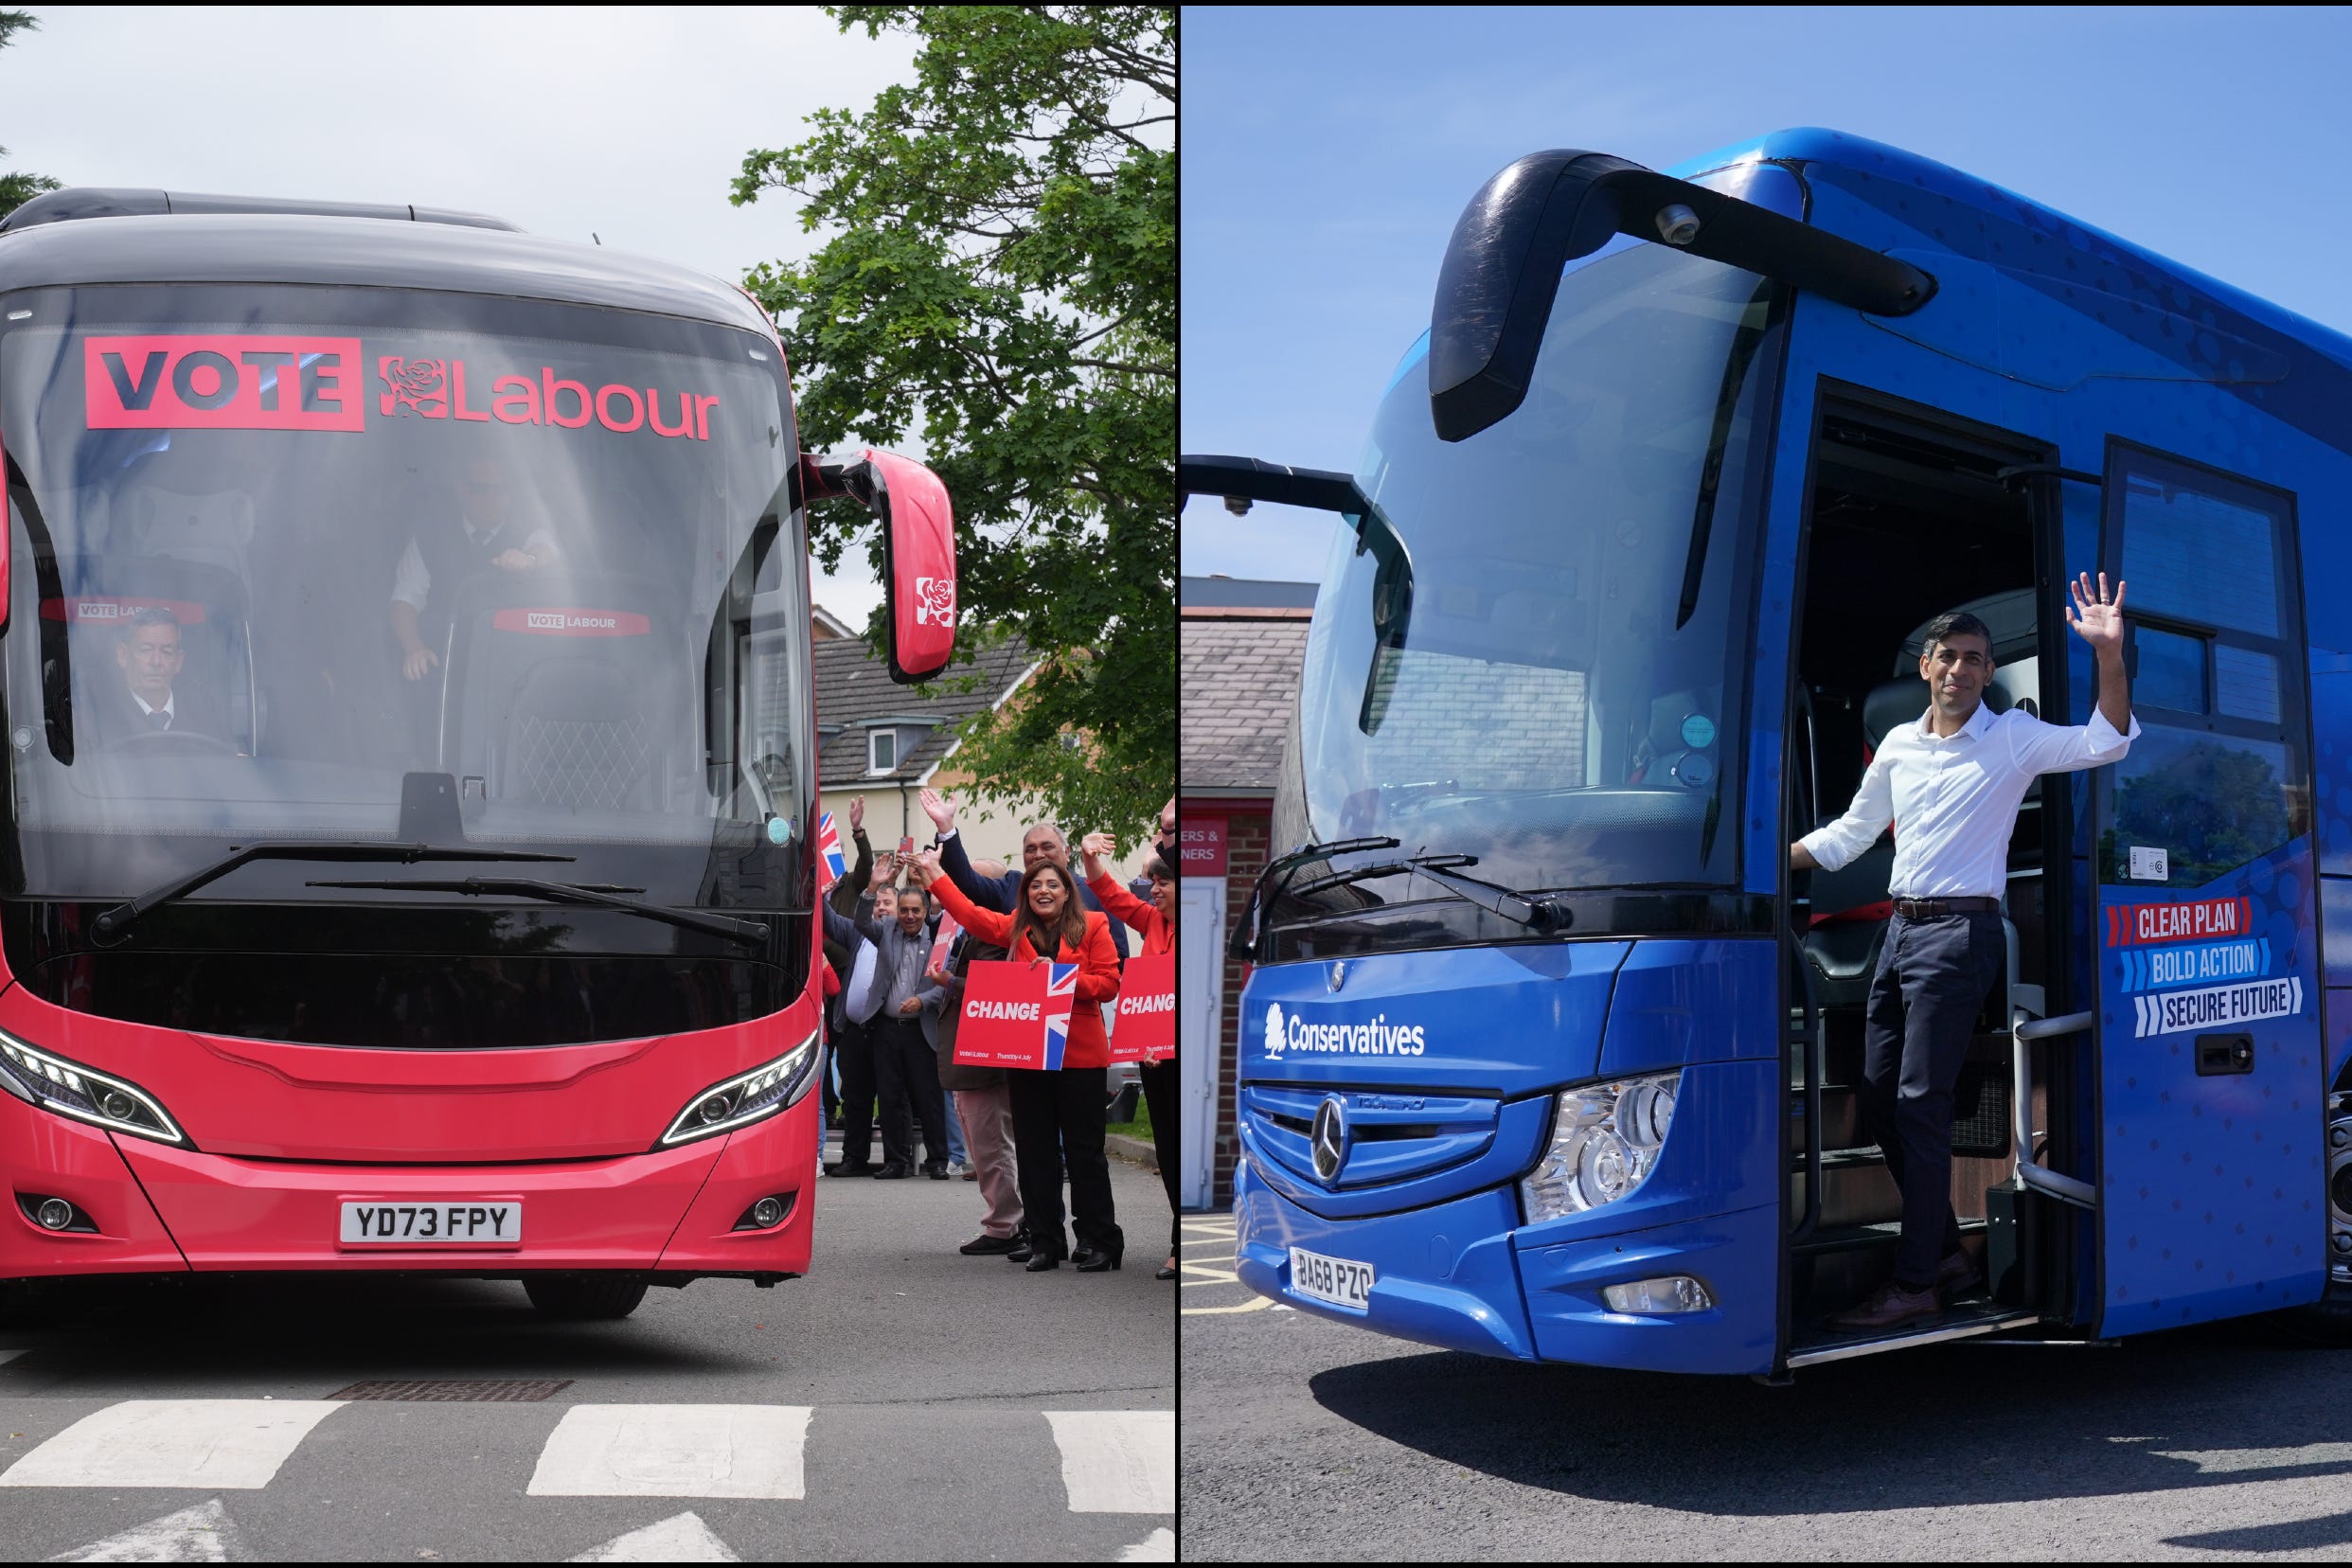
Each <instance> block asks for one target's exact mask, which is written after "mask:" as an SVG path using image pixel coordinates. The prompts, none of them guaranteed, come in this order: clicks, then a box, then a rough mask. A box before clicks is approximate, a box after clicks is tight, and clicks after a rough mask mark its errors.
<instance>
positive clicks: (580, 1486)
mask: <svg viewBox="0 0 2352 1568" xmlns="http://www.w3.org/2000/svg"><path fill="white" fill-rule="evenodd" d="M810 1414H811V1407H810V1406H808V1405H735V1404H703V1405H689V1404H674V1405H653V1404H640V1405H574V1406H572V1407H571V1408H570V1409H569V1410H567V1411H565V1412H564V1413H563V1419H562V1420H561V1421H560V1422H558V1423H557V1424H556V1429H555V1431H554V1432H553V1433H552V1434H549V1436H548V1438H547V1446H546V1447H545V1448H543V1449H542V1450H540V1453H539V1469H538V1470H537V1471H535V1472H534V1473H533V1474H532V1476H531V1484H530V1487H529V1488H528V1491H529V1495H531V1496H533V1497H781V1498H799V1497H803V1496H805V1495H806V1493H805V1492H804V1491H803V1490H802V1477H801V1451H802V1449H803V1447H804V1446H805V1444H806V1442H807V1440H808V1435H809V1417H810Z"/></svg>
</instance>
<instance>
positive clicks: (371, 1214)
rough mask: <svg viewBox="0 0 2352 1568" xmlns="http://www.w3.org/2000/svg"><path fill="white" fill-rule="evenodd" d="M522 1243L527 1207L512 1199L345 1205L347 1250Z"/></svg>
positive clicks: (344, 1231)
mask: <svg viewBox="0 0 2352 1568" xmlns="http://www.w3.org/2000/svg"><path fill="white" fill-rule="evenodd" d="M522 1239H523V1205H522V1204H521V1203H516V1202H515V1201H514V1200H512V1199H510V1198H509V1199H505V1200H502V1201H500V1202H497V1203H473V1202H462V1201H461V1202H458V1203H378V1202H373V1201H370V1202H365V1203H345V1204H344V1205H343V1241H344V1243H345V1244H346V1245H347V1246H379V1247H382V1246H395V1247H401V1246H406V1247H414V1246H417V1245H419V1244H432V1245H442V1246H446V1245H447V1244H449V1243H450V1242H452V1241H455V1242H460V1243H472V1244H473V1245H475V1246H492V1247H511V1246H514V1245H516V1244H518V1243H519V1242H521V1241H522Z"/></svg>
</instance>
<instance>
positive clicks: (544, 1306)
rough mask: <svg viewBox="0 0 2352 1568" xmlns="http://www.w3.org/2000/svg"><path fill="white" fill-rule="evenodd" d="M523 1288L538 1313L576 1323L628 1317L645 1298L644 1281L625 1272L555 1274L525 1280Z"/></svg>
mask: <svg viewBox="0 0 2352 1568" xmlns="http://www.w3.org/2000/svg"><path fill="white" fill-rule="evenodd" d="M523 1291H524V1293H525V1294H526V1295H528V1296H529V1297H530V1298H531V1305H532V1306H533V1307H536V1308H538V1309H539V1310H540V1313H541V1315H543V1316H545V1317H551V1318H567V1319H571V1320H573V1321H575V1322H579V1321H586V1320H592V1319H597V1318H625V1317H627V1316H628V1315H629V1314H630V1313H632V1312H633V1311H635V1310H637V1303H638V1302H640V1301H643V1300H644V1299H645V1281H644V1280H642V1279H636V1278H633V1277H631V1276H630V1275H627V1274H589V1275H586V1276H584V1277H583V1276H580V1275H577V1274H574V1275H558V1276H557V1277H555V1278H552V1279H526V1280H525V1281H524V1282H523Z"/></svg>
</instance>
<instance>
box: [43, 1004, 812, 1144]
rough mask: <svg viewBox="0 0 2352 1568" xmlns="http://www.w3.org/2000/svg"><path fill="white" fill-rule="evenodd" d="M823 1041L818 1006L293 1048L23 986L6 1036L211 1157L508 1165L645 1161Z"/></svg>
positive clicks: (794, 1006)
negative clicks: (745, 1073)
mask: <svg viewBox="0 0 2352 1568" xmlns="http://www.w3.org/2000/svg"><path fill="white" fill-rule="evenodd" d="M816 1026H817V1007H816V1001H815V998H814V995H813V990H812V991H811V994H808V995H804V996H803V997H802V999H801V1000H800V1001H799V1002H797V1003H795V1004H793V1006H792V1007H787V1008H785V1009H784V1010H783V1011H782V1012H780V1013H775V1014H774V1015H772V1016H770V1017H767V1018H763V1019H760V1020H758V1021H757V1023H752V1024H743V1025H736V1026H734V1027H732V1028H724V1029H704V1030H700V1031H697V1032H695V1033H693V1034H677V1035H660V1036H656V1037H654V1038H652V1039H650V1040H622V1041H608V1042H602V1043H599V1044H594V1045H551V1046H540V1047H531V1048H528V1049H517V1050H507V1051H443V1050H417V1051H379V1050H362V1049H353V1048H348V1047H345V1046H330V1045H289V1044H285V1043H283V1042H277V1041H269V1040H233V1039H226V1038H223V1037H222V1036H218V1035H200V1034H189V1033H187V1032H186V1031H184V1030H179V1029H161V1028H151V1027H147V1026H144V1025H135V1024H123V1023H118V1022H116V1020H114V1019H110V1018H97V1017H93V1016H91V1015H89V1014H87V1013H78V1012H73V1011H70V1010H68V1009H66V1008H64V1007H57V1006H55V1005H53V1004H51V1003H47V1002H44V1001H42V1000H40V999H39V998H37V997H35V996H32V995H31V994H29V993H28V992H27V990H26V989H24V988H23V987H22V986H15V987H11V988H9V990H8V992H7V994H5V995H0V1029H6V1030H8V1031H9V1033H11V1034H14V1035H18V1036H21V1037H22V1038H23V1039H25V1040H26V1041H27V1042H31V1043H32V1044H35V1045H45V1046H47V1047H49V1048H50V1049H52V1050H55V1051H59V1052H62V1054H64V1055H65V1056H68V1057H71V1058H73V1059H74V1060H78V1061H80V1062H83V1063H85V1064H86V1065H88V1066H92V1067H96V1068H98V1069H99V1070H100V1071H101V1072H110V1073H119V1074H121V1075H122V1076H123V1077H124V1078H129V1079H130V1080H131V1081H132V1082H134V1083H135V1084H137V1085H139V1087H141V1088H142V1089H145V1090H146V1091H147V1092H148V1093H150V1094H151V1095H153V1096H156V1097H157V1098H158V1099H160V1100H162V1101H163V1103H164V1105H165V1106H166V1107H167V1108H168V1109H169V1111H170V1112H171V1114H172V1116H173V1117H174V1118H175V1119H176V1120H177V1121H178V1122H179V1124H180V1126H181V1127H182V1128H183V1129H184V1130H185V1131H187V1135H188V1138H189V1140H190V1141H191V1142H193V1143H194V1144H195V1146H196V1147H197V1148H198V1149H203V1150H204V1151H205V1153H207V1154H233V1155H256V1156H259V1157H261V1158H264V1159H274V1160H333V1161H337V1162H351V1161H359V1162H362V1163H365V1162H370V1161H377V1160H384V1161H392V1162H396V1163H401V1164H411V1163H417V1162H435V1161H440V1162H448V1161H462V1162H464V1163H466V1164H470V1165H471V1164H503V1163H507V1162H510V1161H526V1160H577V1159H583V1158H589V1157H593V1156H597V1155H623V1154H642V1153H644V1152H645V1151H646V1150H648V1149H651V1148H652V1147H653V1144H654V1141H655V1140H656V1139H658V1138H659V1137H660V1136H661V1135H662V1132H663V1131H664V1130H665V1129H667V1128H668V1126H669V1123H670V1119H671V1118H672V1117H674V1116H676V1115H677V1114H678V1113H679V1112H680V1111H683V1110H685V1109H686V1101H687V1099H688V1098H689V1097H691V1096H693V1095H695V1094H696V1093H697V1092H699V1091H701V1090H703V1089H705V1088H708V1087H709V1086H710V1085H711V1084H713V1083H715V1082H717V1081H718V1080H719V1079H721V1078H725V1077H727V1076H728V1075H729V1074H732V1073H739V1072H741V1071H742V1070H743V1069H744V1068H746V1067H752V1066H757V1064H758V1063H760V1062H762V1061H766V1060H771V1059H773V1058H775V1057H779V1056H782V1055H783V1054H784V1053H785V1052H786V1051H789V1050H791V1049H792V1048H793V1046H794V1045H795V1044H797V1043H799V1042H801V1041H802V1040H805V1039H807V1038H808V1035H809V1031H810V1030H811V1029H813V1028H815V1027H816Z"/></svg>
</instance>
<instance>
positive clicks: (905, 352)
mask: <svg viewBox="0 0 2352 1568" xmlns="http://www.w3.org/2000/svg"><path fill="white" fill-rule="evenodd" d="M832 15H833V17H834V19H835V20H836V21H837V22H838V23H839V24H840V26H841V27H842V29H843V30H844V31H845V32H846V31H847V30H848V29H850V28H852V27H864V29H865V31H866V34H867V36H868V37H870V38H871V37H879V36H880V35H881V34H882V33H883V32H884V31H890V32H896V33H907V34H912V35H913V36H914V37H916V38H917V39H918V40H919V42H920V52H919V53H918V57H917V60H916V64H915V77H914V80H912V81H911V82H908V83H906V84H903V85H900V86H894V87H891V88H888V89H886V90H885V91H883V92H882V94H881V95H880V96H879V97H878V98H876V99H875V101H874V103H873V105H872V107H871V108H869V109H867V110H865V111H864V112H863V113H860V112H854V111H845V110H821V111H819V112H817V113H816V114H814V115H811V116H810V117H809V119H808V121H807V124H808V126H809V128H810V130H811V134H810V135H809V136H808V137H807V139H805V140H803V141H800V142H798V143H797V144H795V145H793V146H792V147H789V148H786V149H783V150H782V151H754V152H752V153H751V154H750V155H749V156H748V157H746V158H745V159H744V162H743V170H742V173H741V175H740V176H739V178H738V179H737V180H736V182H735V187H734V195H733V199H734V201H735V202H736V203H737V204H738V205H741V204H743V203H746V202H752V201H756V200H758V199H759V198H760V196H761V195H762V194H763V193H764V192H766V191H769V190H782V191H790V192H792V193H793V195H795V196H797V197H798V198H800V201H801V204H802V205H801V219H802V223H803V225H804V227H806V228H808V229H811V230H812V231H813V230H817V229H837V230H838V233H836V234H835V235H834V236H833V237H832V238H830V239H829V240H828V241H826V242H825V243H824V244H823V246H822V247H821V248H819V249H818V251H817V252H816V253H815V255H813V256H812V257H811V258H809V259H808V260H807V261H806V262H805V263H800V264H793V263H787V262H775V263H771V264H768V265H765V266H761V267H759V268H757V269H755V270H754V271H753V272H752V273H751V275H750V276H748V277H747V278H746V280H745V281H746V285H747V286H748V287H749V288H750V289H751V291H752V293H753V294H756V295H757V297H758V298H759V300H760V301H761V303H762V304H763V305H765V306H766V307H767V308H768V309H769V311H771V312H773V313H774V314H775V316H776V317H777V319H778V322H779V324H780V328H781V330H782V332H783V335H784V343H785V347H786V350H787V352H788V354H789V355H790V356H791V359H792V362H793V370H794V374H795V377H796V378H797V397H798V413H799V418H800V425H801V439H802V444H803V445H804V446H807V447H809V448H811V449H812V450H816V449H823V448H827V447H832V446H839V445H843V444H846V443H848V442H849V441H851V440H853V439H854V440H859V441H864V442H871V443H873V444H876V445H888V444H891V443H893V442H897V441H901V440H903V439H905V438H906V437H907V436H908V435H909V434H910V433H915V432H918V433H919V436H920V439H921V443H922V449H923V454H924V457H925V460H926V461H927V462H929V463H930V464H931V466H932V467H933V468H934V469H935V470H936V471H937V472H938V473H939V476H940V477H941V478H942V479H943V480H944V481H946V483H947V486H948V490H949V493H950V494H951V495H953V497H954V500H955V506H956V513H957V529H956V549H957V554H958V557H959V561H960V571H959V577H960V579H961V583H960V589H961V597H962V610H963V618H964V633H963V634H964V636H965V637H967V638H969V637H970V636H971V634H972V633H973V632H974V630H975V629H976V630H978V632H979V634H980V635H982V636H986V637H1001V636H1007V635H1011V636H1018V637H1020V638H1021V639H1022V640H1024V641H1025V642H1026V643H1027V644H1028V645H1029V646H1030V647H1031V648H1033V649H1035V650H1037V652H1038V654H1039V657H1040V658H1041V660H1042V664H1041V666H1040V668H1039V669H1038V672H1037V675H1036V677H1035V678H1034V680H1033V682H1032V683H1031V685H1030V686H1029V687H1028V688H1027V689H1026V690H1025V693H1024V695H1023V697H1022V698H1020V699H1018V700H1016V701H1015V702H1014V703H1012V704H1007V708H1006V709H1005V711H1003V712H1001V713H993V714H991V713H982V714H980V715H978V716H976V717H975V719H974V720H973V721H972V722H971V723H969V724H968V725H967V726H966V731H965V735H964V738H963V749H962V750H961V751H960V752H959V753H958V754H957V757H956V760H957V762H958V763H959V764H960V765H964V766H969V767H970V768H971V770H972V772H973V773H974V774H975V775H978V777H979V778H980V780H981V782H982V783H983V784H984V785H986V786H987V787H989V789H990V790H992V791H994V792H997V793H1005V794H1009V795H1012V796H1015V797H1018V798H1025V799H1030V800H1042V802H1043V803H1044V804H1045V805H1046V806H1047V807H1048V808H1049V809H1050V810H1051V811H1052V812H1053V813H1054V815H1055V816H1056V817H1057V818H1058V819H1059V820H1060V821H1061V822H1064V823H1066V824H1071V825H1073V827H1074V828H1075V827H1076V826H1078V825H1087V826H1100V827H1103V828H1106V829H1111V830H1113V831H1115V832H1118V833H1119V834H1120V836H1121V839H1122V842H1123V843H1124V842H1125V841H1127V840H1129V839H1131V838H1132V836H1133V835H1134V833H1135V832H1136V830H1137V829H1138V827H1139V826H1140V825H1141V824H1142V823H1143V822H1144V821H1145V820H1146V818H1147V817H1149V815H1150V814H1151V813H1153V812H1155V811H1157V810H1158V808H1159V806H1160V803H1161V802H1162V801H1164V800H1165V799H1167V796H1168V794H1169V793H1172V790H1173V782H1174V779H1175V776H1176V610H1175V605H1176V595H1175V570H1176V560H1175V556H1176V551H1175V516H1176V510H1175V412H1176V409H1175V359H1176V249H1175V227H1176V223H1175V204H1176V156H1175V152H1174V151H1173V147H1174V136H1173V129H1174V119H1175V113H1176V77H1175V51H1176V13H1175V10H1174V9H1173V8H1167V7H1142V6H1128V7H1077V6H1068V7H1063V6H1039V7H1011V6H964V7H948V6H940V7H918V6H843V7H836V8H833V9H832ZM811 530H812V533H813V535H814V537H813V539H812V544H813V546H814V548H815V550H816V552H817V555H818V559H819V560H820V561H823V562H824V563H825V564H826V566H827V567H828V568H830V567H832V566H834V565H835V564H837V563H838V561H840V558H841V552H842V550H843V548H844V546H845V545H846V544H847V543H852V542H854V541H860V540H862V541H863V542H864V545H865V548H866V551H867V555H868V559H869V560H871V561H873V562H874V563H875V568H876V571H877V573H878V574H879V572H880V570H881V561H882V553H881V543H880V540H879V538H878V537H877V532H876V530H875V529H874V528H873V527H872V526H871V520H870V519H869V518H867V517H866V515H865V514H864V512H862V511H859V510H857V509H855V508H848V507H846V505H845V504H843V503H829V504H826V505H825V506H823V507H821V508H819V509H818V510H817V512H816V513H815V514H814V516H813V521H812V523H811ZM880 620H881V617H880V615H879V614H878V615H877V616H876V621H875V624H874V626H873V628H872V629H871V630H872V631H873V633H875V634H876V635H877V636H879V635H880V633H881V631H882V627H881V624H880ZM1070 738H1076V743H1075V744H1073V743H1072V741H1071V739H1070Z"/></svg>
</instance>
